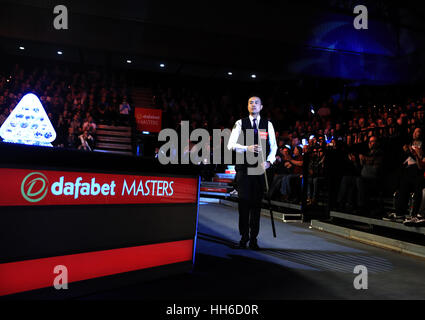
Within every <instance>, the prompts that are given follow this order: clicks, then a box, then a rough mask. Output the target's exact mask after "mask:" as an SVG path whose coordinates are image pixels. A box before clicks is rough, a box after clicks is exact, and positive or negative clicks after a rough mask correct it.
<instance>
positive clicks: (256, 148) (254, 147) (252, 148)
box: [248, 144, 261, 153]
mask: <svg viewBox="0 0 425 320" xmlns="http://www.w3.org/2000/svg"><path fill="white" fill-rule="evenodd" d="M248 151H250V152H255V153H259V152H261V146H260V145H258V144H253V145H251V146H248Z"/></svg>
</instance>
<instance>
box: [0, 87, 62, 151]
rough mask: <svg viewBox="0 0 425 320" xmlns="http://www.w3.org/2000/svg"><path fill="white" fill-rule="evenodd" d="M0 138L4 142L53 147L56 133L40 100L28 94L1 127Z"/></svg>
mask: <svg viewBox="0 0 425 320" xmlns="http://www.w3.org/2000/svg"><path fill="white" fill-rule="evenodd" d="M0 136H1V137H2V138H3V139H4V142H11V143H22V144H30V145H39V146H50V147H52V144H51V142H53V141H54V140H55V139H56V131H55V129H54V128H53V126H52V123H51V122H50V119H49V117H48V116H47V114H46V111H45V110H44V108H43V105H42V104H41V102H40V99H38V97H37V96H36V95H35V94H33V93H28V94H26V95H25V96H23V97H22V99H21V101H19V103H18V105H17V106H16V107H15V109H13V111H12V113H11V114H10V115H9V117H8V118H7V119H6V121H5V122H4V123H3V125H2V126H1V128H0Z"/></svg>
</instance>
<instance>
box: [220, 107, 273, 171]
mask: <svg viewBox="0 0 425 320" xmlns="http://www.w3.org/2000/svg"><path fill="white" fill-rule="evenodd" d="M260 119H261V117H260V115H258V116H257V128H258V126H259V124H260ZM249 120H250V121H251V126H252V127H254V121H253V120H254V117H253V116H251V115H250V116H249ZM267 131H268V135H269V140H270V154H269V155H268V156H267V160H266V161H269V162H270V163H272V164H273V163H274V162H275V160H276V152H277V143H276V134H275V132H274V128H273V124H272V123H271V122H270V121H268V129H267ZM241 132H242V120H241V119H239V120H238V121H236V123H235V125H234V127H233V130H232V133H231V134H230V138H229V142H228V144H227V149H228V150H234V151H236V152H239V153H242V152H246V150H247V149H248V146H243V145H241V144H239V143H238V138H239V135H240V134H241Z"/></svg>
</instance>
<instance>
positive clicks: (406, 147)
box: [403, 144, 409, 152]
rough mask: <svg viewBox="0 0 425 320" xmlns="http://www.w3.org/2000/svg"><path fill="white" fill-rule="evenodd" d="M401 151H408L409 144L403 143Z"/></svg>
mask: <svg viewBox="0 0 425 320" xmlns="http://www.w3.org/2000/svg"><path fill="white" fill-rule="evenodd" d="M403 151H404V152H408V151H409V146H408V145H407V144H405V145H404V146H403Z"/></svg>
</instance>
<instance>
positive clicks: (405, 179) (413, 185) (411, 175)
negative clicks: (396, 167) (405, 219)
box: [395, 165, 424, 215]
mask: <svg viewBox="0 0 425 320" xmlns="http://www.w3.org/2000/svg"><path fill="white" fill-rule="evenodd" d="M423 181H424V178H423V172H422V171H420V170H418V168H417V167H416V165H414V166H410V167H408V168H405V169H403V171H402V174H401V178H400V187H399V196H398V199H397V200H396V208H395V209H396V212H397V214H398V215H405V214H407V204H408V203H409V195H410V193H411V192H414V193H415V196H414V199H413V212H412V214H413V215H416V214H417V213H418V211H419V207H420V205H421V200H422V188H423V184H424V183H423Z"/></svg>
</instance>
